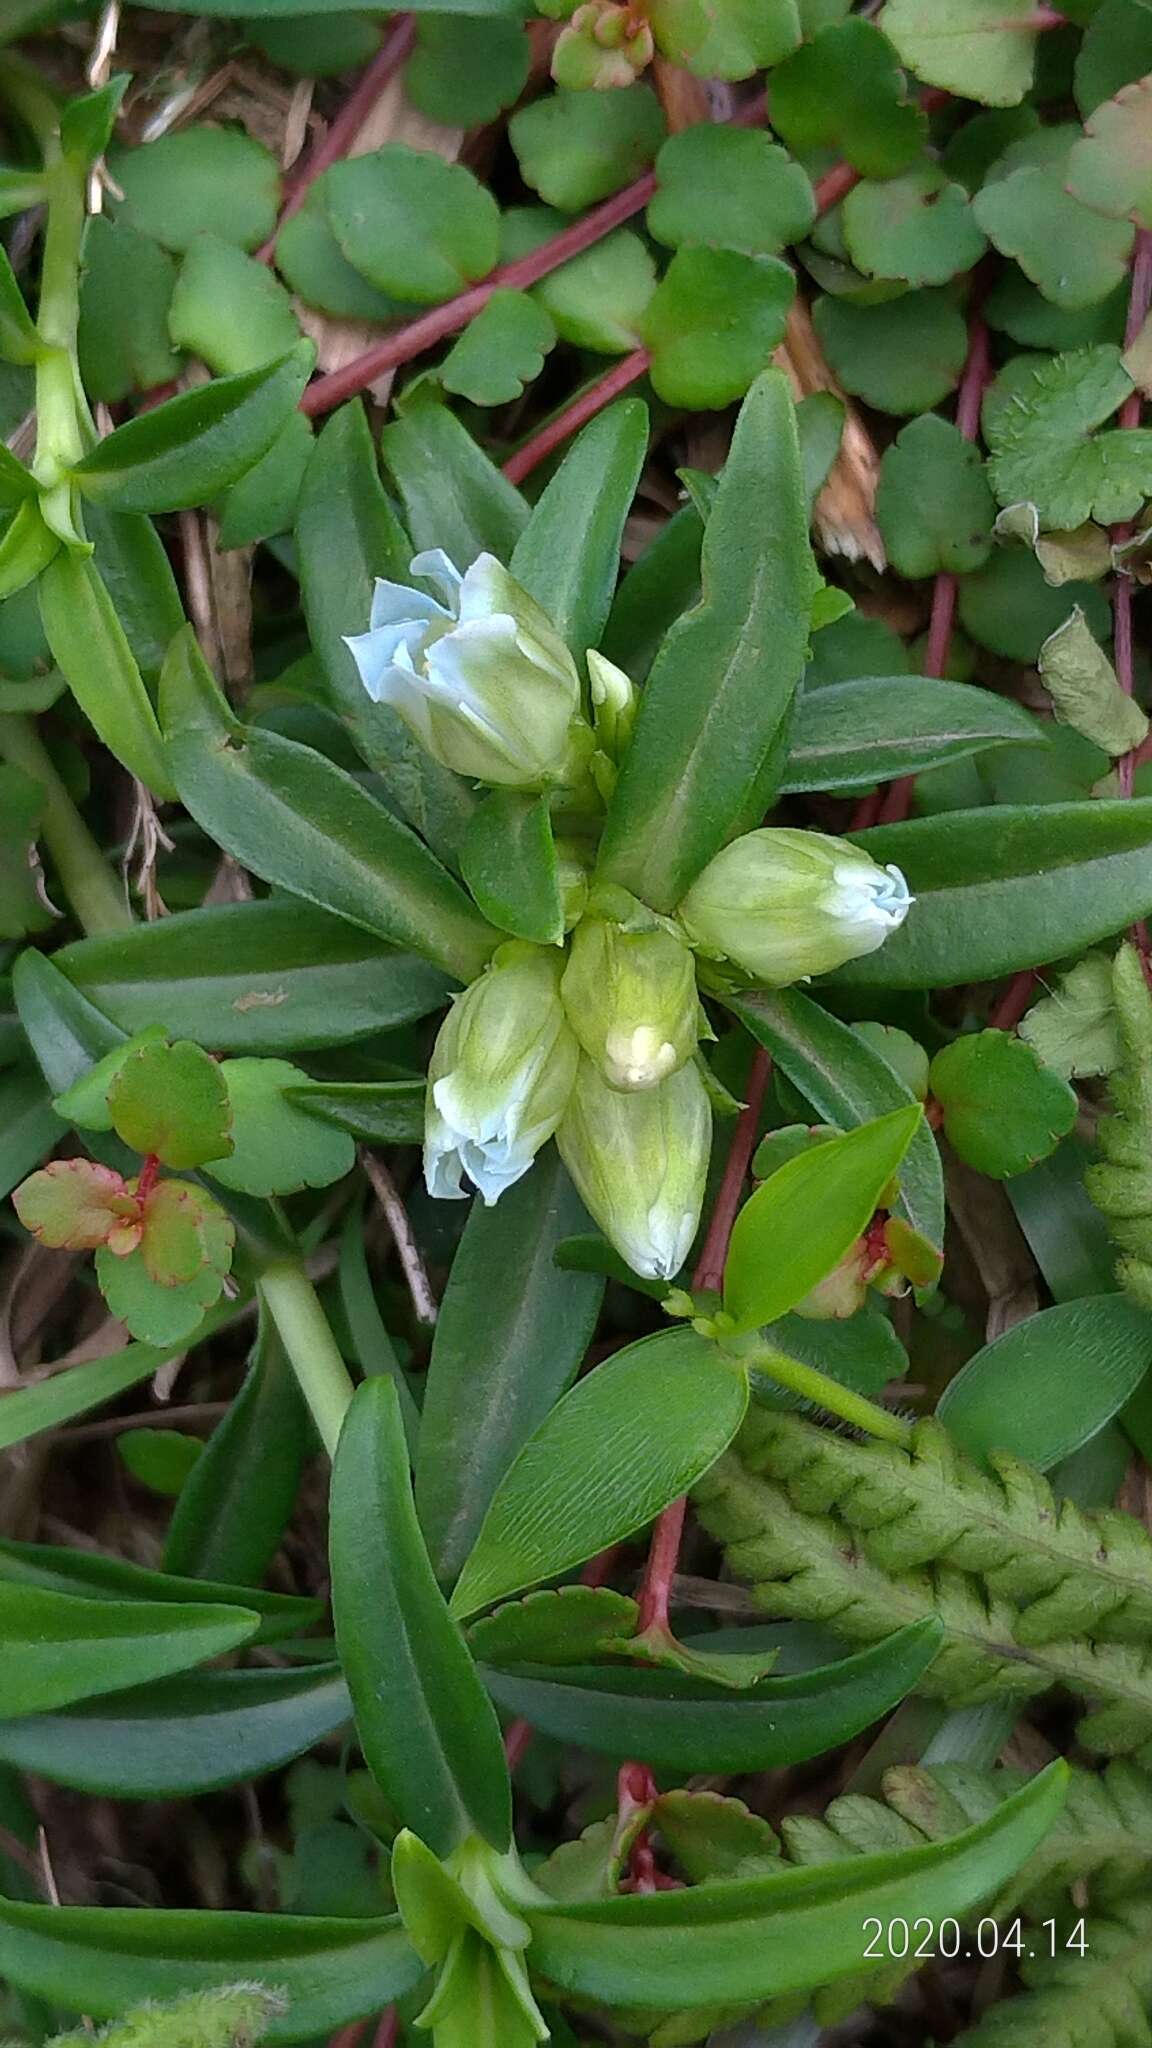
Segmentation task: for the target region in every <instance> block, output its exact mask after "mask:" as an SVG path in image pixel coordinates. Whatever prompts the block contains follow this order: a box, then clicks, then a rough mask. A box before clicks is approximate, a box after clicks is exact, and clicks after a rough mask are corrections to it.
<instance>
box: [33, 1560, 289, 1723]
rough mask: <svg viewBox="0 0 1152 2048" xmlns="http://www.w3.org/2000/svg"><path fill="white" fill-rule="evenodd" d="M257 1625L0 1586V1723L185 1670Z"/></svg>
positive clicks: (233, 1614)
mask: <svg viewBox="0 0 1152 2048" xmlns="http://www.w3.org/2000/svg"><path fill="white" fill-rule="evenodd" d="M258 1626H259V1617H258V1616H257V1615H255V1614H253V1613H251V1612H249V1611H248V1610H246V1609H245V1608H243V1607H216V1606H179V1605H176V1604H168V1603H161V1602H153V1601H146V1600H139V1601H135V1600H133V1601H127V1600H124V1601H121V1600H85V1599H82V1598H80V1597H78V1596H77V1595H76V1594H73V1593H50V1592H49V1591H48V1590H47V1589H46V1588H45V1587H43V1586H36V1587H31V1586H19V1585H12V1584H0V1647H2V1650H3V1669H2V1671H0V1718H3V1719H5V1720H8V1719H14V1718H16V1717H17V1716H18V1715H22V1714H42V1713H45V1712H46V1711H48V1710H49V1709H50V1708H52V1707H66V1706H69V1705H70V1704H71V1703H72V1701H73V1700H82V1699H90V1698H91V1697H92V1696H93V1694H95V1693H103V1692H118V1691H120V1690H121V1689H122V1687H123V1685H124V1681H125V1679H126V1678H137V1679H145V1678H166V1677H168V1676H169V1675H170V1674H171V1673H172V1672H174V1671H186V1670H187V1669H188V1667H189V1665H191V1664H202V1663H204V1662H206V1660H207V1659H208V1658H209V1657H218V1656H220V1655H221V1654H222V1652H223V1651H225V1650H234V1649H235V1648H236V1647H237V1645H238V1644H240V1643H243V1642H247V1641H248V1640H249V1638H250V1637H251V1636H252V1635H254V1634H255V1631H256V1629H257V1627H258Z"/></svg>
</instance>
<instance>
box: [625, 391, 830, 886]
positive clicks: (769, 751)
mask: <svg viewBox="0 0 1152 2048" xmlns="http://www.w3.org/2000/svg"><path fill="white" fill-rule="evenodd" d="M702 577H703V586H704V594H703V597H702V599H701V601H700V603H699V604H698V605H697V606H696V607H695V609H694V610H693V611H690V612H688V613H686V614H685V615H684V617H683V618H681V619H679V620H677V621H676V623H675V624H674V625H673V626H672V627H671V629H670V630H669V632H668V634H667V636H666V638H665V640H664V643H663V646H662V647H661V650H660V653H659V654H658V656H657V658H656V661H655V664H654V666H653V669H652V674H651V676H650V677H649V680H648V684H647V687H646V689H645V691H644V695H643V698H642V699H641V704H640V713H639V717H638V719H637V721H636V730H635V733H634V735H633V739H632V744H631V746H630V747H629V749H628V753H627V755H626V756H625V759H624V763H623V765H622V768H621V772H620V780H619V782H618V783H617V786H616V790H615V794H614V796H613V799H612V803H611V806H610V808H609V812H608V820H607V824H606V825H605V829H604V839H603V842H602V846H601V854H600V862H601V868H602V870H603V872H604V874H605V875H606V876H607V877H608V878H609V879H610V880H611V881H614V882H621V883H623V884H624V886H625V887H626V888H628V889H631V890H632V891H633V892H634V894H635V895H637V896H639V897H640V898H641V899H642V900H643V901H644V902H645V903H648V904H650V905H651V906H652V908H653V909H656V910H671V909H672V908H673V906H674V905H675V904H676V903H678V902H679V900H680V898H681V896H682V895H683V894H684V891H685V890H686V889H687V888H688V886H689V884H690V883H691V882H692V881H694V880H695V878H696V876H697V875H698V874H699V872H700V870H701V868H703V867H704V866H705V865H706V863H707V862H708V861H709V860H710V859H711V858H712V855H713V854H714V853H716V852H718V851H719V849H720V847H721V846H722V845H723V844H724V841H725V840H726V839H728V838H729V837H730V836H731V834H732V833H733V832H734V831H736V830H738V829H739V828H740V827H741V826H744V825H751V824H754V823H756V822H757V821H758V815H759V813H760V812H762V811H763V810H764V809H765V808H766V805H767V803H768V801H769V800H770V797H771V786H770V773H771V766H772V762H773V760H774V748H775V746H776V745H777V744H778V742H779V738H780V734H781V731H782V728H783V726H784V722H785V720H786V718H787V716H788V713H789V711H790V708H791V704H792V698H793V694H794V692H795V689H796V685H797V682H798V681H799V679H800V673H801V670H802V668H803V665H804V659H805V650H806V648H807V644H808V607H809V601H810V597H811V593H812V587H813V579H814V571H813V567H812V555H811V550H810V549H809V546H808V533H807V516H806V504H805V496H804V487H803V477H802V472H801V466H800V450H799V444H798V441H797V437H796V425H795V416H794V413H793V408H792V401H791V399H790V397H789V395H788V390H787V386H786V384H785V382H784V379H783V376H782V374H781V372H780V371H778V370H769V371H766V372H765V374H764V375H763V376H762V377H761V378H760V379H759V380H758V381H757V382H756V383H755V384H754V385H753V387H752V389H751V391H750V392H749V394H748V396H747V398H746V399H745V401H744V404H743V406H742V408H741V411H740V417H739V420H738V421H737V425H736V432H735V434H734V436H733V439H732V446H731V449H730V451H729V455H728V460H727V462H726V463H725V465H724V472H723V475H722V477H721V479H720V487H719V490H718V492H717V495H716V503H715V507H714V509H713V511H712V513H711V515H710V517H709V520H708V526H707V529H706V531H705V535H704V550H703V558H702Z"/></svg>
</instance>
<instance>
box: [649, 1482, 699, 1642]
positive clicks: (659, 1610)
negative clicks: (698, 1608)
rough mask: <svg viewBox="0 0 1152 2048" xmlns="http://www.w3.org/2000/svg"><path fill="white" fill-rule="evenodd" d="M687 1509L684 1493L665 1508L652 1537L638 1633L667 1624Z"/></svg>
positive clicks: (663, 1626) (664, 1626)
mask: <svg viewBox="0 0 1152 2048" xmlns="http://www.w3.org/2000/svg"><path fill="white" fill-rule="evenodd" d="M687 1512H688V1500H687V1496H686V1495H684V1494H681V1496H680V1499H679V1500H674V1501H673V1502H672V1503H671V1506H669V1507H666V1508H665V1510H664V1512H663V1514H662V1515H661V1516H660V1519H659V1521H658V1522H657V1523H656V1526H655V1528H654V1529H653V1531H652V1541H651V1543H650V1544H649V1546H648V1562H647V1564H646V1565H645V1567H644V1578H643V1582H642V1584H641V1587H640V1614H639V1618H638V1620H637V1623H636V1633H637V1635H640V1636H642V1635H644V1634H645V1632H646V1631H647V1630H648V1629H650V1628H667V1626H668V1609H669V1607H670V1605H671V1601H672V1581H673V1579H674V1578H675V1576H676V1566H677V1564H678V1563H679V1560H680V1539H681V1537H682V1536H683V1534H684V1517H685V1515H686V1514H687Z"/></svg>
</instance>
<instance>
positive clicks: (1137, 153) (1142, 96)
mask: <svg viewBox="0 0 1152 2048" xmlns="http://www.w3.org/2000/svg"><path fill="white" fill-rule="evenodd" d="M1068 186H1069V190H1070V191H1071V192H1072V193H1073V194H1074V195H1075V197H1076V198H1077V199H1080V200H1083V202H1084V205H1085V206H1090V207H1091V208H1092V210H1093V212H1094V213H1104V214H1107V215H1108V217H1109V219H1111V220H1129V221H1135V223H1136V226H1137V227H1141V228H1152V77H1149V78H1140V79H1137V80H1136V82H1135V84H1133V85H1126V86H1125V87H1124V88H1123V90H1122V91H1120V92H1118V93H1117V95H1116V97H1115V99H1112V100H1105V102H1104V104H1103V106H1101V107H1097V109H1096V111H1095V113H1094V114H1092V115H1091V116H1090V118H1089V120H1088V121H1087V122H1086V123H1085V132H1084V136H1083V138H1082V140H1081V141H1079V142H1078V143H1076V145H1075V147H1074V148H1073V150H1072V154H1071V156H1070V157H1069V159H1068Z"/></svg>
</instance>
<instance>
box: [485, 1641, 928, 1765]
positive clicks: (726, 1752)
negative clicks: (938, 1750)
mask: <svg viewBox="0 0 1152 2048" xmlns="http://www.w3.org/2000/svg"><path fill="white" fill-rule="evenodd" d="M941 1635H942V1631H941V1629H940V1626H939V1624H938V1623H936V1622H935V1620H934V1619H930V1620H929V1621H928V1623H927V1626H925V1624H924V1623H923V1622H913V1623H912V1624H911V1626H910V1627H908V1628H904V1629H901V1630H900V1631H899V1633H898V1634H896V1635H892V1636H889V1637H888V1638H887V1639H886V1641H884V1642H882V1643H876V1644H873V1645H872V1647H871V1648H870V1649H868V1650H863V1651H860V1652H858V1654H857V1655H856V1656H854V1657H846V1658H844V1659H842V1660H841V1661H840V1662H839V1663H836V1664H828V1665H825V1666H823V1667H822V1668H821V1669H819V1670H815V1671H805V1672H804V1673H803V1674H802V1675H801V1676H799V1677H792V1678H764V1679H761V1680H760V1682H759V1683H758V1684H757V1685H753V1686H750V1687H749V1688H748V1690H747V1691H746V1692H742V1693H740V1694H738V1695H737V1694H734V1693H732V1692H730V1691H727V1690H724V1689H722V1688H721V1687H720V1686H719V1685H709V1684H707V1683H705V1682H703V1681H698V1680H693V1679H691V1678H682V1677H681V1676H680V1675H679V1673H677V1672H675V1671H645V1670H639V1669H638V1670H628V1669H627V1668H626V1667H623V1666H622V1667H620V1668H619V1669H617V1670H611V1669H609V1668H608V1667H606V1666H603V1665H600V1666H586V1665H575V1666H572V1665H566V1666H561V1667H559V1668H558V1669H556V1670H548V1669H547V1668H546V1667H542V1666H539V1665H535V1664H523V1665H519V1666H517V1667H516V1669H514V1670H511V1671H507V1670H501V1671H497V1670H493V1669H492V1668H491V1666H488V1665H484V1666H482V1667H481V1676H482V1677H483V1680H484V1683H485V1685H486V1686H487V1688H488V1690H489V1692H490V1693H491V1695H492V1698H493V1699H494V1700H495V1701H496V1704H497V1706H499V1707H502V1708H503V1709H504V1711H505V1712H506V1713H509V1714H521V1715H523V1717H524V1719H525V1720H527V1721H530V1722H531V1724H532V1726H533V1727H534V1728H539V1729H540V1730H541V1731H542V1732H543V1733H544V1734H545V1735H551V1736H553V1737H555V1738H556V1740H558V1741H560V1742H574V1743H578V1744H579V1745H580V1746H581V1747H582V1748H585V1749H595V1750H600V1751H602V1752H603V1753H605V1754H606V1755H608V1756H615V1757H628V1756H642V1757H643V1758H644V1760H645V1762H646V1763H649V1764H653V1765H661V1766H663V1767H665V1768H667V1769H669V1770H674V1771H767V1770H772V1769H775V1768H776V1766H777V1765H781V1764H797V1763H803V1762H804V1761H805V1759H806V1758H808V1757H812V1756H821V1755H823V1753H824V1752H825V1750H829V1749H835V1748H836V1747H837V1745H838V1744H839V1743H841V1742H850V1741H851V1739H852V1737H853V1736H854V1735H858V1734H859V1733H860V1730H861V1729H862V1728H867V1727H868V1726H869V1725H870V1723H871V1722H873V1721H878V1720H879V1719H880V1716H881V1715H882V1714H887V1713H888V1712H890V1710H891V1709H892V1708H893V1707H895V1706H898V1705H899V1703H900V1701H901V1700H902V1699H903V1698H904V1696H905V1694H906V1693H909V1692H911V1690H912V1688H913V1686H914V1685H915V1684H916V1683H917V1681H918V1680H919V1679H920V1678H922V1677H923V1675H924V1673H925V1671H926V1670H927V1669H928V1666H929V1665H930V1664H931V1662H932V1660H933V1658H934V1657H935V1655H936V1652H937V1650H938V1648H939V1647H940V1641H941Z"/></svg>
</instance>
